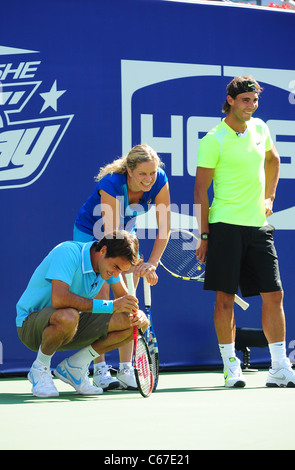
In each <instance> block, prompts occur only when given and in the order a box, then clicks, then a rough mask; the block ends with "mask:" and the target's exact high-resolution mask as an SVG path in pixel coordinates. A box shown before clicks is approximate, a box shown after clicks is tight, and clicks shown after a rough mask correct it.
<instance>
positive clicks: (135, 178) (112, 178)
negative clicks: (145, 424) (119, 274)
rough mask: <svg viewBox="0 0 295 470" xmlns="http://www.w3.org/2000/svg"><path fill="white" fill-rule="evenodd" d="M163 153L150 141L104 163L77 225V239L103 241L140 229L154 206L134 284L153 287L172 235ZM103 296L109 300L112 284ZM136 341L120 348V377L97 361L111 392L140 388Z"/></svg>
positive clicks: (97, 373) (97, 378)
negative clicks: (153, 223)
mask: <svg viewBox="0 0 295 470" xmlns="http://www.w3.org/2000/svg"><path fill="white" fill-rule="evenodd" d="M162 166H163V164H162V162H161V160H160V158H159V156H158V155H157V153H156V152H155V151H154V150H153V149H152V148H151V147H149V146H148V145H146V144H142V145H136V146H135V147H133V148H132V149H131V150H130V152H129V153H128V154H127V155H125V156H123V157H121V158H118V159H116V160H114V161H113V162H112V163H110V164H108V165H106V166H104V167H102V168H101V169H100V172H99V173H98V175H97V176H96V181H97V184H96V186H95V188H94V191H93V192H92V194H91V195H90V196H89V198H88V199H87V201H86V202H85V203H84V204H83V206H82V208H81V209H80V211H79V213H78V215H77V218H76V221H75V226H74V240H77V241H85V242H86V241H89V240H93V239H101V238H102V237H103V236H104V234H105V233H108V232H112V231H113V230H115V229H119V228H121V229H125V230H128V231H129V232H135V230H136V217H137V216H138V215H140V214H143V213H146V212H147V211H148V210H149V209H150V208H151V207H152V206H153V205H155V208H156V218H157V224H158V231H157V236H156V238H155V241H154V244H153V248H152V252H151V254H150V256H149V259H148V260H147V261H146V262H143V263H142V264H141V265H140V266H138V267H136V268H135V269H134V270H133V272H134V284H135V286H136V285H137V283H138V279H139V277H142V276H145V277H146V278H147V280H148V282H149V283H150V284H151V285H155V284H156V283H157V281H158V276H157V274H156V268H157V266H158V263H159V260H160V258H161V255H162V253H163V251H164V249H165V246H166V244H167V240H168V237H169V233H170V193H169V184H168V179H167V176H166V174H165V172H164V170H163V169H162ZM99 295H100V298H103V299H108V298H109V288H108V286H107V284H105V285H104V286H103V288H102V289H101V291H100V294H99ZM131 355H132V344H131V343H130V344H127V345H125V346H123V347H122V348H121V349H120V367H119V369H120V370H119V373H118V379H119V381H118V380H115V379H113V378H112V377H111V375H110V373H109V367H108V366H107V365H106V364H105V359H104V356H100V357H99V358H98V359H96V361H95V364H94V376H93V381H94V383H95V384H96V385H98V384H99V386H100V387H102V388H104V389H105V390H107V389H110V388H117V387H118V386H120V387H121V388H134V387H135V388H136V383H135V379H134V375H133V370H132V368H131V366H130V361H131Z"/></svg>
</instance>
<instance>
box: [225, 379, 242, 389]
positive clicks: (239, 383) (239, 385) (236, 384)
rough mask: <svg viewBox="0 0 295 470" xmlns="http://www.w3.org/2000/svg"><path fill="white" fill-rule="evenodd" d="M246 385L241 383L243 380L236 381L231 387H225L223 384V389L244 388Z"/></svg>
mask: <svg viewBox="0 0 295 470" xmlns="http://www.w3.org/2000/svg"><path fill="white" fill-rule="evenodd" d="M245 385H246V383H245V382H243V380H238V381H237V382H236V383H235V384H233V385H227V384H225V387H226V388H244V387H245Z"/></svg>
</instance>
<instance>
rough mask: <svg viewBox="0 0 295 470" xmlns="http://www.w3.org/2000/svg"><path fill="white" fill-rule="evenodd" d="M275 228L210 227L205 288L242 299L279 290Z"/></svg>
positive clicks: (220, 225) (216, 225) (213, 225)
mask: <svg viewBox="0 0 295 470" xmlns="http://www.w3.org/2000/svg"><path fill="white" fill-rule="evenodd" d="M274 230H275V229H274V227H272V226H271V225H266V226H263V227H246V226H240V225H232V224H226V223H222V222H218V223H214V224H210V237H209V243H208V253H207V261H206V272H205V283H204V289H206V290H214V291H222V292H226V293H228V294H236V293H237V292H238V287H240V289H241V293H242V296H243V297H249V296H253V295H258V294H260V293H263V292H274V291H280V290H282V283H281V279H280V272H279V265H278V256H277V253H276V249H275V247H274V241H273V236H272V234H273V232H274Z"/></svg>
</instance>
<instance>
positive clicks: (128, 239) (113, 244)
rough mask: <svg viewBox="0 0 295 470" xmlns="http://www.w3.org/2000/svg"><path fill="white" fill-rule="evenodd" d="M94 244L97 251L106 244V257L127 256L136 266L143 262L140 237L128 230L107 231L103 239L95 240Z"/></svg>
mask: <svg viewBox="0 0 295 470" xmlns="http://www.w3.org/2000/svg"><path fill="white" fill-rule="evenodd" d="M93 246H94V248H95V251H100V250H101V249H102V247H103V246H106V247H107V252H106V258H117V257H121V258H126V259H127V260H128V261H129V262H130V263H131V264H132V266H136V265H138V264H139V263H140V262H141V260H140V258H139V257H138V251H139V242H138V239H137V237H136V236H135V235H133V234H131V233H129V232H127V231H126V230H114V231H113V232H110V233H107V234H106V235H105V236H104V237H103V238H102V239H101V240H99V241H97V242H95V243H94V244H93Z"/></svg>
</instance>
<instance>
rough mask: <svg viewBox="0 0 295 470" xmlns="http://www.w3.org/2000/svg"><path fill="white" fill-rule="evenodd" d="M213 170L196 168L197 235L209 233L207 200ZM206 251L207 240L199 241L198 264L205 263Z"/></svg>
mask: <svg viewBox="0 0 295 470" xmlns="http://www.w3.org/2000/svg"><path fill="white" fill-rule="evenodd" d="M213 174H214V168H202V167H198V168H197V173H196V180H195V189H194V198H195V210H196V217H197V221H198V229H199V234H200V235H201V233H203V232H206V233H209V222H208V216H209V199H208V189H209V187H210V185H211V183H212V179H213ZM207 250H208V240H199V242H198V246H197V250H196V256H197V259H198V260H199V261H200V263H204V262H205V261H206V254H207Z"/></svg>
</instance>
